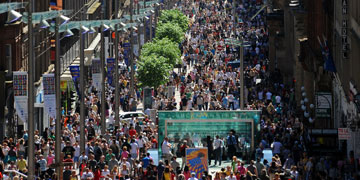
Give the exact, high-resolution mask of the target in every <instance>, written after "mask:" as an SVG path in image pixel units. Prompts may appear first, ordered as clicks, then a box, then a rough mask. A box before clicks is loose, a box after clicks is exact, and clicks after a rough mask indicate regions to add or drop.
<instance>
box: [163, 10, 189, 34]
mask: <svg viewBox="0 0 360 180" xmlns="http://www.w3.org/2000/svg"><path fill="white" fill-rule="evenodd" d="M165 23H171V24H174V25H175V24H177V25H178V26H179V27H180V28H181V29H182V32H183V33H185V32H186V31H187V30H188V28H189V19H188V18H187V17H186V16H185V15H184V14H183V13H182V12H181V11H180V10H178V9H171V10H163V11H161V16H160V17H159V25H161V24H165Z"/></svg>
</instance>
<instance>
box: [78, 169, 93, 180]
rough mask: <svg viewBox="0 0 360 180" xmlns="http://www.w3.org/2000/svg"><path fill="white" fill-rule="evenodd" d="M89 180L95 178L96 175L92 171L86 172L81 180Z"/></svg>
mask: <svg viewBox="0 0 360 180" xmlns="http://www.w3.org/2000/svg"><path fill="white" fill-rule="evenodd" d="M87 178H94V174H93V173H92V172H91V171H89V172H84V173H83V175H82V176H81V179H87Z"/></svg>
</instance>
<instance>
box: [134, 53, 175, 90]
mask: <svg viewBox="0 0 360 180" xmlns="http://www.w3.org/2000/svg"><path fill="white" fill-rule="evenodd" d="M166 61H167V60H166V58H164V57H162V56H156V55H155V54H152V55H149V56H142V57H141V61H139V63H138V70H137V79H138V80H139V82H140V86H142V87H145V86H149V87H154V88H157V87H159V86H160V85H162V84H165V83H167V81H168V80H169V78H168V77H169V75H170V73H169V71H170V70H171V69H172V67H171V66H170V65H169V64H167V63H166Z"/></svg>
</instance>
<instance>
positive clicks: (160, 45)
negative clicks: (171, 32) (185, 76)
mask: <svg viewBox="0 0 360 180" xmlns="http://www.w3.org/2000/svg"><path fill="white" fill-rule="evenodd" d="M150 55H156V56H157V57H164V58H165V59H166V61H165V63H167V64H168V65H170V66H172V67H173V66H174V65H175V64H177V63H179V62H180V58H181V51H180V49H179V46H178V45H177V44H176V43H174V42H172V41H171V40H169V39H168V38H163V39H157V40H156V41H153V42H149V43H146V44H144V46H143V47H142V49H141V56H140V60H141V61H142V59H143V58H145V57H146V56H150Z"/></svg>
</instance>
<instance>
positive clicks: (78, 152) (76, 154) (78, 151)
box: [74, 145, 80, 157]
mask: <svg viewBox="0 0 360 180" xmlns="http://www.w3.org/2000/svg"><path fill="white" fill-rule="evenodd" d="M74 149H75V157H79V156H80V146H79V145H77V146H74Z"/></svg>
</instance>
